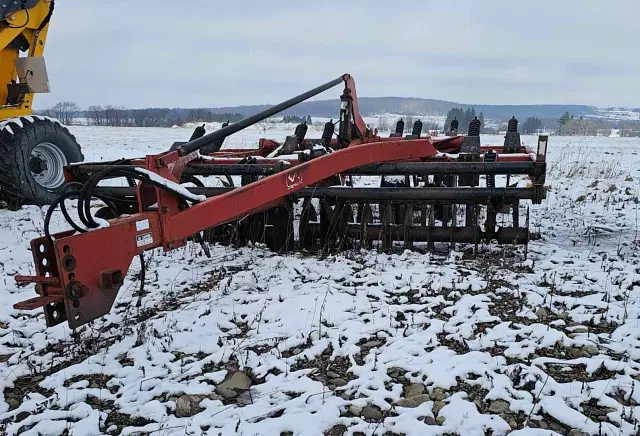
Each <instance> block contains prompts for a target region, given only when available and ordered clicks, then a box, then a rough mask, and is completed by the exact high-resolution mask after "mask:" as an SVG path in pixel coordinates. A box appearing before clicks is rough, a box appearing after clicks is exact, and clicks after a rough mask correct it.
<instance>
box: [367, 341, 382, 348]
mask: <svg viewBox="0 0 640 436" xmlns="http://www.w3.org/2000/svg"><path fill="white" fill-rule="evenodd" d="M380 345H382V341H369V342H365V343H364V344H363V345H362V346H363V347H365V348H375V347H379V346H380Z"/></svg>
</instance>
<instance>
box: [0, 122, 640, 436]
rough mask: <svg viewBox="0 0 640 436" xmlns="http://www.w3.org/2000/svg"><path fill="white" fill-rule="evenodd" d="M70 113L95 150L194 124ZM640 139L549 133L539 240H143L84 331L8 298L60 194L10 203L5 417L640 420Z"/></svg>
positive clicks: (178, 426)
mask: <svg viewBox="0 0 640 436" xmlns="http://www.w3.org/2000/svg"><path fill="white" fill-rule="evenodd" d="M293 127H294V126H287V128H286V129H283V128H282V127H279V126H277V125H268V124H262V125H260V126H259V127H256V128H254V129H251V130H247V131H245V132H243V133H242V134H240V135H236V136H234V137H233V138H231V140H230V141H229V145H233V146H251V145H252V144H253V143H254V140H255V139H256V138H258V137H260V136H268V137H274V138H279V139H282V138H283V137H284V136H285V135H287V134H291V132H292V131H293ZM209 128H211V126H209ZM72 131H73V133H75V134H76V135H77V138H78V140H79V141H80V143H81V144H83V147H84V154H85V157H86V159H87V160H88V161H93V160H106V159H115V158H119V157H134V156H141V155H145V154H149V153H154V152H160V151H163V150H165V149H166V148H168V146H170V145H171V143H172V142H173V141H179V140H186V139H187V138H188V137H189V136H190V134H191V130H190V129H183V128H174V129H153V128H141V129H136V128H123V129H119V128H96V127H82V126H78V127H74V128H72ZM314 133H317V136H319V131H318V132H314ZM310 134H311V133H310ZM482 140H483V143H501V140H502V138H501V137H488V136H483V138H482ZM524 141H525V142H528V143H530V144H533V143H534V142H535V138H533V137H524ZM639 153H640V143H638V142H637V141H634V140H632V139H627V138H576V137H570V138H565V137H552V138H551V141H550V144H549V177H548V179H547V184H548V185H550V186H551V190H550V191H549V193H548V199H547V200H546V201H545V202H544V203H543V204H542V205H539V206H533V207H532V208H531V220H532V227H533V228H534V230H536V231H540V232H541V234H542V240H540V241H534V242H531V243H530V244H529V250H528V258H527V259H526V260H525V259H524V258H523V256H522V253H521V251H519V250H516V252H515V253H514V252H513V250H512V249H511V248H509V247H507V248H505V249H500V248H499V247H493V250H491V249H489V248H491V247H485V250H483V253H484V254H483V255H481V256H480V258H478V259H467V257H466V256H463V252H462V249H463V248H464V247H462V246H459V247H457V248H458V251H456V250H454V251H452V252H450V253H449V254H447V255H444V256H443V255H436V254H420V253H416V252H403V253H398V254H393V255H385V254H380V253H377V252H375V251H370V252H366V251H362V252H355V253H347V254H344V255H341V256H332V257H329V258H326V259H322V260H319V259H316V258H312V257H304V256H300V255H297V256H296V255H291V256H285V257H283V256H277V255H274V254H273V253H271V252H269V251H268V250H266V249H264V248H263V247H257V248H249V247H245V248H240V249H234V248H227V247H219V246H216V247H213V249H212V258H207V257H205V256H203V255H202V253H201V250H200V249H199V247H198V246H188V247H187V248H185V249H182V250H178V251H175V252H171V253H167V254H165V253H162V252H159V251H158V252H153V253H150V254H149V255H148V256H147V258H148V259H149V267H148V270H147V289H148V290H149V291H150V292H149V294H148V295H147V296H146V297H145V298H144V299H143V301H142V306H141V307H139V308H138V307H136V305H135V301H136V299H137V297H135V296H134V293H135V291H136V289H137V287H138V283H137V273H138V271H139V269H140V265H139V264H138V263H135V262H134V265H133V266H132V270H131V272H130V274H129V276H128V278H127V281H126V283H125V286H124V287H123V289H122V290H121V292H120V294H119V297H118V300H117V302H116V306H115V308H114V310H113V311H112V313H110V314H109V315H107V316H105V317H104V318H103V319H101V320H99V321H96V322H94V323H93V324H92V325H90V326H86V327H84V328H81V329H79V330H78V331H76V332H75V333H73V332H71V331H70V330H69V328H68V327H67V326H66V325H60V326H57V327H55V328H51V329H45V327H44V319H43V316H42V314H40V313H39V312H38V313H22V312H18V311H15V310H13V309H12V305H13V304H14V303H15V302H17V301H20V300H23V299H26V298H30V297H32V296H33V295H34V292H33V289H31V288H26V289H19V288H17V287H16V285H15V283H14V278H13V276H15V275H16V274H19V273H20V274H29V273H31V272H33V265H32V261H31V253H30V251H29V249H28V243H29V241H30V239H32V238H34V237H37V236H40V234H41V232H42V219H43V214H44V213H43V210H41V209H39V208H37V207H27V208H24V209H22V210H20V211H17V212H11V211H7V210H0V231H1V232H2V239H0V284H2V286H1V287H0V435H1V434H4V433H6V434H11V435H14V434H25V435H27V434H28V435H37V434H42V435H58V434H72V435H97V434H136V435H140V434H153V435H169V434H176V435H178V434H179V435H185V434H186V435H197V434H208V435H214V436H216V435H225V436H226V435H236V434H238V435H240V434H242V435H323V434H326V435H342V434H365V435H373V434H376V435H383V434H386V435H399V434H406V435H445V434H448V435H455V434H459V435H485V434H493V435H502V434H507V433H510V432H511V433H510V434H512V435H520V436H522V435H547V434H568V435H572V436H578V435H599V434H602V435H634V434H638V429H639V427H638V419H640V407H638V404H640V386H639V389H638V391H637V392H636V390H635V386H636V384H637V383H639V382H638V380H640V324H639V320H640V301H639V297H640V267H639V266H638V265H639V263H638V260H639V259H640V255H639V254H638V252H639V250H640V246H639V240H640V235H639V234H638V224H640V222H639V219H640V216H639V215H638V191H639V189H640V182H639V181H640V155H639ZM63 223H64V221H63V220H62V219H61V217H60V216H57V215H55V216H54V223H53V224H54V226H57V227H58V228H61V227H62V226H63ZM101 255H105V254H104V253H102V254H101Z"/></svg>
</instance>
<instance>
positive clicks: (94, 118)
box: [85, 106, 106, 126]
mask: <svg viewBox="0 0 640 436" xmlns="http://www.w3.org/2000/svg"><path fill="white" fill-rule="evenodd" d="M85 113H86V114H87V118H88V119H89V124H91V125H92V126H104V125H105V122H106V121H105V117H104V108H103V107H102V106H89V107H88V108H87V110H86V112H85Z"/></svg>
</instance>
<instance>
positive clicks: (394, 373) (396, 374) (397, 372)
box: [387, 367, 406, 378]
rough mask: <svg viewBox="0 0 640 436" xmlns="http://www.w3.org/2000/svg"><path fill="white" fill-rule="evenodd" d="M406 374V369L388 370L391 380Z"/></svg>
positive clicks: (395, 368)
mask: <svg viewBox="0 0 640 436" xmlns="http://www.w3.org/2000/svg"><path fill="white" fill-rule="evenodd" d="M405 372H406V370H405V369H404V368H398V367H394V368H389V369H388V370H387V375H388V376H389V377H391V378H398V377H400V376H401V375H402V374H404V373H405Z"/></svg>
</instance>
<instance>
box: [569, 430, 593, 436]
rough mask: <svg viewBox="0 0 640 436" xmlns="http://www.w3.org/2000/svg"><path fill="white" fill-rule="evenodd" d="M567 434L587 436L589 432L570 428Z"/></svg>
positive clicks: (570, 435)
mask: <svg viewBox="0 0 640 436" xmlns="http://www.w3.org/2000/svg"><path fill="white" fill-rule="evenodd" d="M567 436H589V433H585V432H583V431H580V430H571V431H570V432H569V433H567Z"/></svg>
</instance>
